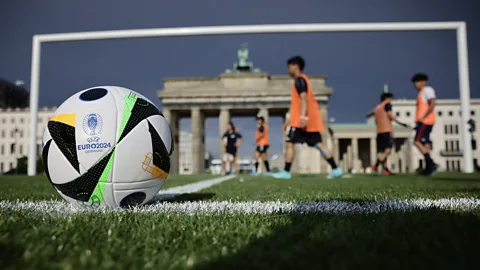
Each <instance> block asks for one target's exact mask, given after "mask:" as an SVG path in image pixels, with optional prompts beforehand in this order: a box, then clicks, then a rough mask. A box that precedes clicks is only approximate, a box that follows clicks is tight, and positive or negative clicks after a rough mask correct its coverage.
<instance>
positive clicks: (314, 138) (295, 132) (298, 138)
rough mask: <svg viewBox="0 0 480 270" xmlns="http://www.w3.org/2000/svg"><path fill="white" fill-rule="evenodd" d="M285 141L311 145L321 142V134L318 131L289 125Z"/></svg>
mask: <svg viewBox="0 0 480 270" xmlns="http://www.w3.org/2000/svg"><path fill="white" fill-rule="evenodd" d="M286 141H287V142H289V143H293V144H296V143H299V144H302V143H306V144H307V145H308V146H310V147H313V146H315V145H317V144H319V143H322V135H321V134H320V132H306V131H305V130H304V129H300V128H294V127H291V128H290V131H289V132H288V135H287V140H286Z"/></svg>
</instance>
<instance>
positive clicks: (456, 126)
mask: <svg viewBox="0 0 480 270" xmlns="http://www.w3.org/2000/svg"><path fill="white" fill-rule="evenodd" d="M455 134H458V125H455Z"/></svg>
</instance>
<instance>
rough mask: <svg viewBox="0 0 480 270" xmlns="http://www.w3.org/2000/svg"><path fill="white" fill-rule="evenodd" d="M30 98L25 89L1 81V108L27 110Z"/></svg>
mask: <svg viewBox="0 0 480 270" xmlns="http://www.w3.org/2000/svg"><path fill="white" fill-rule="evenodd" d="M29 96H30V94H29V93H28V91H27V90H26V89H25V88H23V87H20V86H16V85H15V84H13V83H11V82H8V81H6V80H3V79H0V108H2V109H6V108H27V107H28V106H29Z"/></svg>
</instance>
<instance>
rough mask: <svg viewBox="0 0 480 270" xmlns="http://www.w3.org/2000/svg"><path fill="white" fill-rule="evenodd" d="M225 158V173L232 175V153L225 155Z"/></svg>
mask: <svg viewBox="0 0 480 270" xmlns="http://www.w3.org/2000/svg"><path fill="white" fill-rule="evenodd" d="M223 157H224V163H225V173H226V174H229V173H230V169H231V166H230V165H231V162H230V159H231V154H230V153H225V154H224V155H223Z"/></svg>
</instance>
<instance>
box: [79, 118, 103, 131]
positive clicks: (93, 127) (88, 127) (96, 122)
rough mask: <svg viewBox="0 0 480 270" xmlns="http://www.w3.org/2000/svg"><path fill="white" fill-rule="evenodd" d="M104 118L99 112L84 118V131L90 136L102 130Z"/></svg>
mask: <svg viewBox="0 0 480 270" xmlns="http://www.w3.org/2000/svg"><path fill="white" fill-rule="evenodd" d="M102 127H103V120H102V117H101V116H100V115H99V114H98V113H90V114H87V115H86V116H85V118H83V131H84V132H85V134H87V135H89V136H95V135H98V134H100V132H102Z"/></svg>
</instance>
